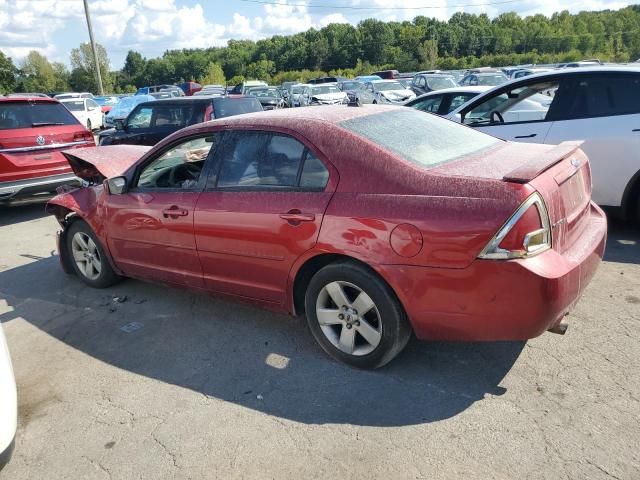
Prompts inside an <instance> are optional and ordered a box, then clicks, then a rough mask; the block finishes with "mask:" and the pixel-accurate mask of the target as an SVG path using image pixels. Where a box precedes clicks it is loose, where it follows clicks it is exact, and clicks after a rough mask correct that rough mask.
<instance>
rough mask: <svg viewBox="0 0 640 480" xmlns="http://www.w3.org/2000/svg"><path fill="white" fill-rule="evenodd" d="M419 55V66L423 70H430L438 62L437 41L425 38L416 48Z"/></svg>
mask: <svg viewBox="0 0 640 480" xmlns="http://www.w3.org/2000/svg"><path fill="white" fill-rule="evenodd" d="M418 55H419V56H420V60H421V63H420V68H421V69H423V70H432V69H434V68H436V66H437V64H438V42H437V41H436V40H425V41H424V42H422V43H421V44H420V48H419V49H418Z"/></svg>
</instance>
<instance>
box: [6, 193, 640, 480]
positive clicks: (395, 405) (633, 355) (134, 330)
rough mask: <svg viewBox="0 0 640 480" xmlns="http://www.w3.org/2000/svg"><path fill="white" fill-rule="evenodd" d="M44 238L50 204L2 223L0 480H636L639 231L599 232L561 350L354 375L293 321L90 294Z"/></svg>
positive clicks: (468, 357) (11, 214)
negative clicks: (601, 248)
mask: <svg viewBox="0 0 640 480" xmlns="http://www.w3.org/2000/svg"><path fill="white" fill-rule="evenodd" d="M56 227H57V224H56V223H55V221H54V219H53V218H52V217H48V216H46V215H45V214H44V212H43V207H42V205H31V206H21V207H13V208H10V209H0V320H1V321H2V322H3V324H4V328H5V333H6V335H7V339H8V342H9V346H10V349H11V353H12V357H13V363H14V370H15V374H16V380H17V383H18V395H19V399H20V406H19V410H20V412H19V415H20V418H19V428H18V433H17V443H16V451H15V454H14V457H13V459H12V461H11V462H10V463H9V465H8V466H7V467H6V468H5V470H3V471H2V473H0V477H1V478H2V479H5V478H6V479H11V480H20V479H45V478H46V479H48V480H50V479H94V478H95V479H126V480H129V479H137V478H140V479H143V478H144V479H174V478H175V479H183V478H193V479H199V478H223V479H228V478H296V479H299V478H316V477H323V478H393V479H404V478H408V479H427V478H428V479H438V478H462V477H466V478H474V479H485V478H497V479H501V478H505V479H506V478H527V479H538V478H545V479H553V480H558V479H564V478H575V479H585V478H589V479H599V478H603V479H604V478H614V479H638V478H640V449H639V448H638V445H640V421H639V419H640V403H639V401H640V368H639V367H640V341H639V340H640V334H639V333H638V327H639V325H640V324H639V321H640V234H639V233H638V231H637V230H633V229H631V228H629V227H626V226H624V225H620V224H613V225H611V227H610V237H609V245H608V248H607V254H606V261H605V262H604V263H603V264H602V265H601V267H600V269H599V270H598V272H597V275H596V277H595V279H594V281H593V282H592V284H591V285H590V286H589V288H588V289H587V291H586V293H585V295H584V297H583V298H582V300H581V301H580V302H579V304H578V306H577V308H576V310H575V311H574V312H573V313H572V314H571V315H570V316H569V317H568V321H569V322H570V327H569V331H568V332H567V334H566V335H565V336H564V337H563V336H560V335H553V334H545V335H543V336H541V337H539V338H536V339H534V340H531V341H529V342H527V343H521V342H514V343H508V342H504V343H486V344H456V343H419V342H416V341H412V342H411V343H410V344H409V346H408V348H407V349H406V350H405V352H404V353H403V354H401V355H400V356H399V357H398V358H397V359H396V360H395V361H394V362H392V363H391V364H390V365H388V366H387V367H385V368H384V369H382V370H379V371H375V372H363V371H357V370H353V369H350V368H348V367H345V366H342V365H340V364H338V363H336V362H334V361H332V360H330V359H329V358H327V357H326V356H325V355H324V354H323V353H322V352H321V351H320V349H319V347H317V346H316V345H315V344H314V342H313V339H312V338H311V336H310V334H309V333H308V332H307V330H306V329H305V327H304V325H303V324H302V322H301V321H299V320H294V319H291V318H288V317H284V316H281V315H276V314H272V313H268V312H264V311H261V310H257V309H253V308H250V307H246V306H239V305H236V304H232V303H228V302H225V301H221V300H217V299H215V298H211V297H208V296H203V295H199V294H194V293H191V292H188V291H183V290H178V289H171V288H166V287H161V286H156V285H151V284H146V283H142V282H138V281H132V280H129V281H125V282H123V283H121V284H119V285H117V286H116V287H113V288H110V289H107V290H92V289H89V288H87V287H85V286H84V285H83V284H81V283H80V282H79V281H78V280H77V279H76V278H74V277H69V276H66V275H64V274H63V273H62V271H61V269H60V268H59V265H58V258H57V256H56V254H55V252H54V249H55V237H54V232H55V230H56ZM114 297H119V298H118V299H117V300H114ZM118 300H120V301H121V302H119V301H118ZM123 300H124V301H123ZM123 327H125V328H124V329H123ZM127 327H130V328H127Z"/></svg>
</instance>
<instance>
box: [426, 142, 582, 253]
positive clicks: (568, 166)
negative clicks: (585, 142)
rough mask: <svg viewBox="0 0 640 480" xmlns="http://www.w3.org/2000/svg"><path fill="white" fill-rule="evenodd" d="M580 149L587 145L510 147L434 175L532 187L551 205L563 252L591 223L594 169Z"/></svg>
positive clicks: (559, 248)
mask: <svg viewBox="0 0 640 480" xmlns="http://www.w3.org/2000/svg"><path fill="white" fill-rule="evenodd" d="M580 145H581V142H563V143H561V144H560V145H557V146H553V145H539V144H522V143H510V142H506V143H504V144H501V146H500V147H498V148H494V149H490V150H487V151H484V152H481V153H480V154H476V155H473V156H471V157H465V158H463V159H461V160H458V161H455V162H450V163H447V164H445V165H442V166H440V167H437V168H435V169H433V170H432V171H433V172H435V173H439V174H446V175H454V176H462V177H475V178H484V179H491V180H496V181H504V182H509V183H517V184H529V185H530V186H531V187H533V188H534V189H535V190H537V191H538V192H539V193H540V195H542V198H543V199H544V201H545V204H546V207H547V210H548V212H549V217H550V218H549V219H550V221H551V229H552V232H551V234H552V244H553V248H554V249H555V250H556V251H558V252H560V253H562V252H564V251H566V250H567V248H569V247H570V246H571V245H573V243H574V242H575V241H576V239H577V238H578V237H579V236H580V235H581V234H582V232H583V231H584V228H585V227H586V225H587V223H588V216H589V209H590V202H591V169H590V166H589V159H588V158H587V156H586V155H585V154H584V152H583V151H582V150H581V149H580Z"/></svg>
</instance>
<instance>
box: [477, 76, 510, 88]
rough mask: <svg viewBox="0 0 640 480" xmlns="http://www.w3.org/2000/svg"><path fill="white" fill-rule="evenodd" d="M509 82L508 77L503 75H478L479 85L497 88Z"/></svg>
mask: <svg viewBox="0 0 640 480" xmlns="http://www.w3.org/2000/svg"><path fill="white" fill-rule="evenodd" d="M506 81H507V77H505V76H504V75H502V74H498V75H478V85H485V86H488V87H495V86H496V85H500V84H501V83H504V82H506Z"/></svg>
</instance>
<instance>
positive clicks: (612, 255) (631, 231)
mask: <svg viewBox="0 0 640 480" xmlns="http://www.w3.org/2000/svg"><path fill="white" fill-rule="evenodd" d="M608 224H609V232H608V237H607V250H606V251H605V254H604V259H605V260H606V261H609V262H617V263H635V264H640V227H639V226H638V225H637V224H636V225H634V224H633V223H631V222H625V221H622V220H619V219H617V218H615V217H614V216H608Z"/></svg>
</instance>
